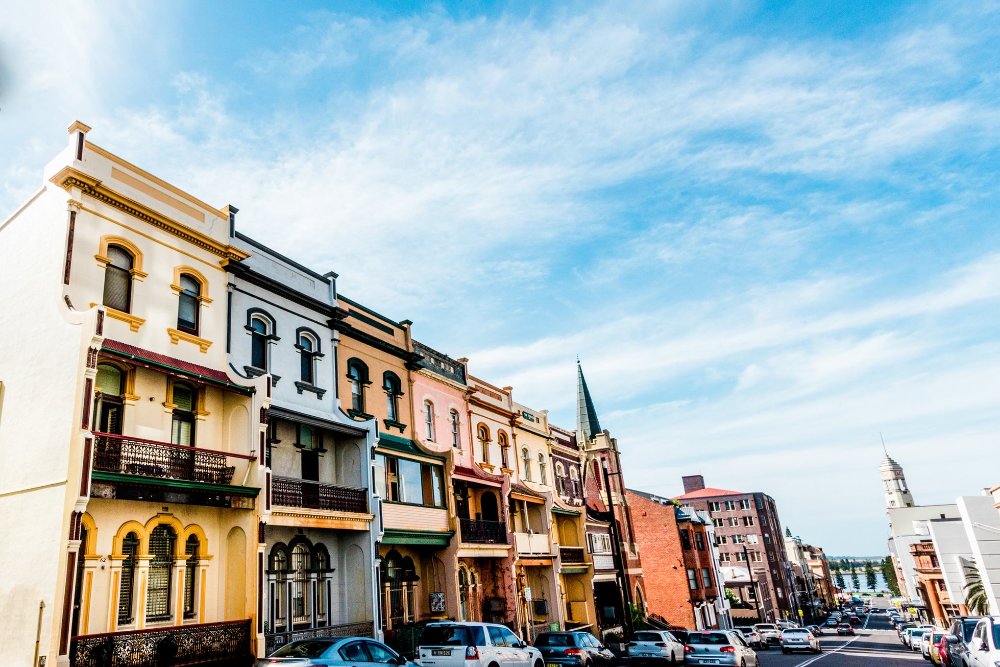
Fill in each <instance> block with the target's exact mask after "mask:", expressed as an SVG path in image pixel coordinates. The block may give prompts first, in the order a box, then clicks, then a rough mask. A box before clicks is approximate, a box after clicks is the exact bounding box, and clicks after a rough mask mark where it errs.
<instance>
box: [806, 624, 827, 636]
mask: <svg viewBox="0 0 1000 667" xmlns="http://www.w3.org/2000/svg"><path fill="white" fill-rule="evenodd" d="M806 629H807V630H809V632H811V633H813V634H814V635H816V636H817V637H822V636H823V628H821V627H819V626H818V625H807V626H806Z"/></svg>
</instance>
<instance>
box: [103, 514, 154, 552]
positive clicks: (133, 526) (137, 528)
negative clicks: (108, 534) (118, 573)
mask: <svg viewBox="0 0 1000 667" xmlns="http://www.w3.org/2000/svg"><path fill="white" fill-rule="evenodd" d="M129 533H135V534H136V535H138V536H139V549H138V551H136V555H137V556H138V555H140V554H145V553H147V552H148V550H149V534H148V533H147V532H146V527H145V526H143V525H142V524H141V523H139V522H138V521H126V522H125V523H123V524H122V525H121V526H120V527H119V528H118V532H117V533H115V537H114V539H113V540H112V541H111V557H112V558H117V559H118V560H125V554H124V553H122V542H124V541H125V536H126V535H128V534H129Z"/></svg>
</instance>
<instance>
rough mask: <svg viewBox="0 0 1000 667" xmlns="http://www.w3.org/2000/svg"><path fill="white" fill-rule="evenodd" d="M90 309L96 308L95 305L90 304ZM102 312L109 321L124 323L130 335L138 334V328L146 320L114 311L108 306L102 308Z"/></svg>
mask: <svg viewBox="0 0 1000 667" xmlns="http://www.w3.org/2000/svg"><path fill="white" fill-rule="evenodd" d="M90 307H91V308H96V307H97V304H96V303H91V304H90ZM104 310H105V312H107V314H108V317H110V318H111V319H113V320H119V321H121V322H124V323H126V324H127V325H128V328H129V330H130V331H131V332H132V333H138V332H139V327H141V326H142V325H143V324H145V323H146V320H145V319H144V318H142V317H138V316H136V315H133V314H132V313H126V312H123V311H121V310H115V309H114V308H112V307H110V306H104Z"/></svg>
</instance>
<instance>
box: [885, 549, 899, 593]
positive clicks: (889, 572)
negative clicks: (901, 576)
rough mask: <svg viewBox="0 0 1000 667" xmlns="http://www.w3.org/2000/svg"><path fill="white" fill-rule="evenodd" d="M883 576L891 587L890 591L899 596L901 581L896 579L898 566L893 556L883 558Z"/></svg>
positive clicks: (886, 583)
mask: <svg viewBox="0 0 1000 667" xmlns="http://www.w3.org/2000/svg"><path fill="white" fill-rule="evenodd" d="M882 577H883V578H884V579H885V585H886V586H888V587H889V592H890V593H892V594H893V595H894V596H896V597H899V582H898V581H897V580H896V568H895V567H894V566H893V564H892V557H891V556H886V557H885V558H883V559H882Z"/></svg>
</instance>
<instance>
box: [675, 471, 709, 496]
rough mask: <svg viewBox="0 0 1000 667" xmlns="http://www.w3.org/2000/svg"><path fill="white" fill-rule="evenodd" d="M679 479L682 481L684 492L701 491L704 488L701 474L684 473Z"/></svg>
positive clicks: (703, 479)
mask: <svg viewBox="0 0 1000 667" xmlns="http://www.w3.org/2000/svg"><path fill="white" fill-rule="evenodd" d="M681 481H682V482H684V493H691V492H692V491H701V490H702V489H704V488H705V478H704V477H702V476H701V475H685V476H684V477H681Z"/></svg>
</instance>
